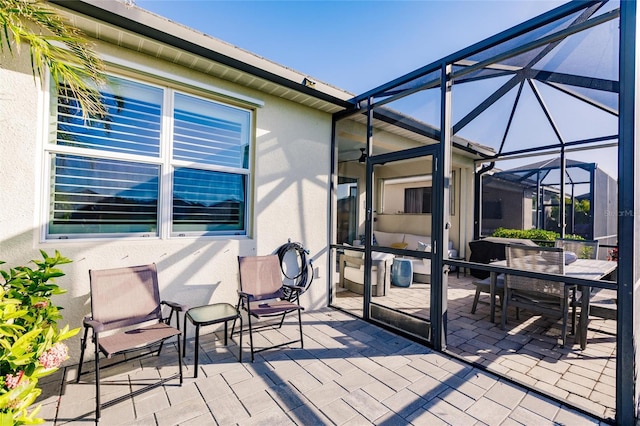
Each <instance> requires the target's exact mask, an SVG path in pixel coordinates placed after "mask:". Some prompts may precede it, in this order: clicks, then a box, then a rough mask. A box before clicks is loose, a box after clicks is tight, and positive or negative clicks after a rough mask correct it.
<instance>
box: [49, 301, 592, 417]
mask: <svg viewBox="0 0 640 426" xmlns="http://www.w3.org/2000/svg"><path fill="white" fill-rule="evenodd" d="M296 327H297V324H296V323H295V322H294V321H293V322H287V323H285V326H284V327H283V329H281V331H269V332H267V333H266V338H268V339H269V340H270V341H274V342H277V341H280V340H282V339H289V338H290V337H291V336H290V335H291V334H295V333H296ZM303 329H304V336H305V348H304V349H299V348H298V349H288V348H282V349H276V350H271V351H267V352H263V353H260V354H258V355H257V357H256V362H254V363H251V362H243V363H239V362H238V361H237V350H238V348H237V346H236V345H235V344H234V343H231V344H230V345H229V346H228V347H225V346H224V345H223V340H220V339H219V337H221V336H217V335H216V334H213V333H210V334H204V335H203V336H202V337H201V351H200V369H201V371H200V374H199V377H198V379H193V378H192V377H193V369H192V368H193V367H192V366H193V359H192V358H191V357H190V355H189V354H193V339H191V341H188V342H187V344H188V348H187V358H185V363H186V368H185V382H184V384H183V385H182V387H179V386H178V384H177V380H176V381H172V382H168V383H167V384H166V385H164V386H161V387H158V388H156V389H154V390H152V391H149V392H146V393H144V394H142V395H139V396H136V397H133V398H129V399H127V400H125V401H124V402H121V403H119V404H116V405H113V406H111V407H108V408H105V409H104V410H103V417H102V420H101V422H100V423H102V424H104V425H121V424H123V425H134V424H135V425H176V424H180V425H235V424H237V425H274V424H278V425H286V424H291V425H293V424H297V425H367V424H376V425H406V424H414V425H422V424H425V425H440V424H442V425H444V424H453V425H482V424H487V425H499V424H502V425H515V424H536V425H540V424H569V425H571V424H575V425H588V424H599V421H598V420H597V419H595V418H591V417H589V416H587V415H584V414H582V413H580V412H577V411H575V410H572V409H571V408H568V407H565V406H563V405H561V404H559V403H557V402H555V401H553V400H551V399H548V398H545V397H543V396H540V395H539V394H537V393H534V392H531V391H527V390H526V389H524V388H521V387H518V386H515V385H513V384H511V383H509V382H507V381H505V380H503V379H500V378H498V377H497V376H494V375H492V374H489V373H486V372H484V371H481V370H479V369H477V368H474V367H472V366H470V365H468V364H466V363H464V362H462V361H460V360H457V359H454V358H452V357H450V356H447V355H443V354H440V353H437V352H434V351H432V350H430V349H429V348H427V347H425V346H422V345H420V344H417V343H414V342H412V341H410V340H408V339H405V338H403V337H400V336H397V335H395V334H393V333H391V332H389V331H386V330H384V329H382V328H379V327H376V326H374V325H371V324H368V323H366V322H364V321H362V320H359V319H356V318H354V317H352V316H350V315H348V314H346V313H344V312H340V311H337V310H334V309H331V308H325V309H321V310H318V311H313V312H305V313H304V315H303ZM206 331H207V330H206V329H204V330H203V332H204V333H206ZM257 343H258V344H260V341H259V340H258V342H257ZM175 351H176V347H175V346H174V345H169V346H168V347H166V348H165V349H163V353H162V355H161V356H159V357H151V358H143V359H138V360H132V361H129V362H127V363H125V364H123V365H122V366H117V367H113V368H112V369H111V370H105V372H108V374H105V375H104V376H106V377H105V379H106V381H107V382H106V384H105V385H103V386H102V388H103V392H102V394H103V400H108V399H109V398H111V397H114V396H117V395H121V394H123V393H125V392H128V391H129V390H130V389H132V388H135V387H136V386H139V384H140V383H139V381H140V380H141V381H143V382H145V381H149V380H153V379H156V378H157V377H159V376H163V375H170V374H172V373H173V372H175V371H176V368H177V367H175V366H174V365H173V364H174V363H175ZM244 359H245V360H248V359H250V358H249V356H248V353H246V350H245V353H244ZM76 369H77V366H73V365H72V366H68V367H66V368H63V369H61V371H60V372H59V373H58V374H56V375H55V376H52V377H49V378H47V379H46V381H43V383H44V390H43V395H42V397H41V399H40V400H41V401H43V404H44V406H43V410H42V411H41V416H42V417H44V418H45V419H46V420H47V424H55V425H60V424H65V423H69V422H74V423H87V424H88V423H94V421H95V419H94V412H93V410H94V404H95V399H94V398H95V394H94V384H93V381H92V375H91V374H89V375H86V376H84V375H83V380H81V382H80V384H76V383H75V380H74V378H75V377H74V375H75V372H76ZM43 380H45V379H43Z"/></svg>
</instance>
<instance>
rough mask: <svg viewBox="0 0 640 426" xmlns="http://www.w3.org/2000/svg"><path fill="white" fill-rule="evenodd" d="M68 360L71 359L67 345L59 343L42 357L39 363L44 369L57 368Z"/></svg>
mask: <svg viewBox="0 0 640 426" xmlns="http://www.w3.org/2000/svg"><path fill="white" fill-rule="evenodd" d="M67 358H69V356H68V348H67V345H65V344H64V343H61V342H58V343H56V344H55V345H53V346H52V347H51V348H49V349H48V350H47V351H46V352H44V353H43V354H42V355H40V358H39V359H38V361H40V364H41V365H42V366H43V367H44V368H57V367H60V365H61V364H62V363H63V362H64V361H65V360H66V359H67Z"/></svg>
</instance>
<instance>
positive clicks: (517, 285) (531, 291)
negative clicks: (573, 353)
mask: <svg viewBox="0 0 640 426" xmlns="http://www.w3.org/2000/svg"><path fill="white" fill-rule="evenodd" d="M506 254H507V266H508V267H510V268H514V269H518V270H520V271H529V272H543V273H549V274H560V275H564V265H565V262H564V250H563V249H562V248H557V247H527V246H520V245H508V246H507V251H506ZM575 287H576V286H574V285H565V284H564V283H562V282H556V281H548V280H544V279H538V278H531V277H524V276H519V275H512V274H506V275H505V297H504V300H503V301H502V328H505V325H506V323H507V308H508V307H509V306H515V307H516V318H518V319H519V317H520V315H519V314H520V311H519V310H520V309H521V308H522V309H526V310H529V311H533V312H538V313H540V314H542V315H546V316H551V317H556V318H557V317H560V318H562V330H561V345H562V346H563V347H564V344H565V341H566V337H567V322H568V315H569V306H570V298H571V291H572V290H573V289H575ZM573 309H575V307H574V308H573Z"/></svg>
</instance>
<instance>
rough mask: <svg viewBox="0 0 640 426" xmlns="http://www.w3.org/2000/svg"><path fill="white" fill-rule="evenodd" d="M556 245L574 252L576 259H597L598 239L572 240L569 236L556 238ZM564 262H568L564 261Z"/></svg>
mask: <svg viewBox="0 0 640 426" xmlns="http://www.w3.org/2000/svg"><path fill="white" fill-rule="evenodd" d="M555 246H556V247H562V248H563V249H564V252H565V256H566V255H567V252H569V253H574V254H575V255H576V258H577V259H597V258H598V247H599V242H598V240H573V239H569V238H557V239H556V241H555ZM565 263H568V262H566V261H565Z"/></svg>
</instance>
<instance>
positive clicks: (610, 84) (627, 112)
mask: <svg viewBox="0 0 640 426" xmlns="http://www.w3.org/2000/svg"><path fill="white" fill-rule="evenodd" d="M636 15H637V11H636V3H635V2H625V1H623V2H621V3H619V2H612V1H610V2H600V1H590V2H578V1H573V2H569V3H567V4H565V5H562V6H560V7H558V8H556V9H554V10H552V11H549V12H547V13H545V14H543V15H540V16H538V17H536V18H533V19H531V20H529V21H527V22H524V23H522V24H520V25H518V26H516V27H513V28H511V29H509V30H506V31H504V32H502V33H500V34H497V35H496V36H493V37H490V38H488V39H486V40H484V41H482V42H480V43H477V44H474V45H472V46H470V47H468V48H466V49H463V50H461V51H459V52H457V53H454V54H452V55H450V56H447V57H445V58H443V59H441V60H438V61H435V62H433V63H431V64H429V65H426V66H424V67H422V68H420V69H417V70H415V71H413V72H411V73H409V74H406V75H404V76H402V77H400V78H398V79H395V80H393V81H390V82H388V83H386V84H384V85H382V86H380V87H378V88H375V89H373V90H371V91H368V92H366V93H363V94H362V95H359V96H357V97H355V98H354V99H353V103H354V107H353V108H352V109H351V110H348V111H344V112H342V113H339V114H337V115H336V116H335V120H338V119H341V118H344V117H347V116H349V114H362V115H364V116H366V117H367V118H368V120H367V126H368V139H367V148H366V153H367V154H369V155H372V154H373V155H375V153H374V152H373V147H372V141H371V135H372V133H373V128H372V126H373V124H372V123H373V120H372V116H373V111H375V109H376V108H380V107H383V106H384V105H386V104H391V103H392V102H394V101H396V100H398V99H401V98H403V97H406V96H408V95H410V94H413V93H417V92H420V91H423V90H426V89H438V90H439V91H440V101H441V104H440V114H439V120H438V121H437V122H434V123H433V125H431V126H427V127H432V128H433V127H435V128H436V130H435V139H437V140H438V141H439V143H438V147H439V153H440V155H439V156H438V165H437V167H436V169H437V173H436V175H435V176H434V187H436V184H437V183H438V184H439V187H440V188H442V189H443V190H442V191H441V192H438V191H435V192H436V193H434V210H433V211H434V215H435V214H438V213H440V214H443V213H444V206H445V205H446V204H447V202H448V201H449V200H448V191H447V188H446V185H445V183H446V182H447V179H448V178H449V171H450V161H451V145H452V141H454V142H455V141H456V138H459V137H460V136H461V133H460V132H461V131H462V130H463V129H464V128H465V127H466V126H468V125H469V124H470V123H472V122H474V120H475V119H477V118H478V117H480V116H481V115H482V114H483V113H485V112H486V111H487V110H488V109H490V107H491V106H492V105H494V104H495V103H496V102H497V101H498V100H499V99H501V98H502V97H503V96H504V95H505V94H507V93H508V92H509V91H511V90H513V89H514V88H516V91H517V92H516V93H517V94H516V95H515V96H516V97H519V96H521V93H522V90H524V89H525V88H526V89H527V90H529V91H530V92H531V93H533V97H534V98H535V99H536V100H537V102H538V105H539V106H540V107H541V109H542V111H543V115H544V116H545V118H546V120H547V122H548V123H549V126H550V128H551V133H552V134H553V135H555V137H556V140H555V141H551V140H546V141H543V142H542V143H540V142H539V143H538V144H537V145H534V146H526V147H522V146H516V147H510V145H509V144H508V143H507V142H508V139H509V131H510V128H511V126H512V125H513V124H514V120H515V118H516V112H515V108H514V109H512V110H511V111H510V112H508V113H507V114H506V127H505V128H504V131H503V133H502V135H501V136H500V137H498V138H496V139H495V141H494V142H496V145H495V146H494V147H492V146H489V148H494V150H493V151H494V152H491V149H487V150H486V151H484V150H476V152H477V154H478V155H479V156H480V157H483V158H480V159H479V160H478V162H477V170H483V169H486V168H487V167H490V166H491V165H492V163H493V162H494V161H500V160H503V159H505V158H509V157H510V156H527V155H529V154H530V155H532V156H534V155H560V158H561V164H562V167H563V168H564V165H565V164H566V156H567V154H568V153H570V152H572V151H574V152H575V151H579V150H585V149H613V150H615V155H614V157H615V162H616V166H617V179H618V193H619V194H624V196H621V197H619V200H618V208H617V215H618V232H617V233H618V248H619V253H620V254H619V265H618V273H617V279H618V283H617V285H616V283H612V282H602V283H599V284H598V285H599V286H600V287H602V288H612V289H617V291H618V322H617V351H616V354H617V355H616V356H617V359H616V369H617V371H616V422H617V423H619V424H630V423H632V422H634V421H635V418H636V417H637V408H636V407H637V405H638V401H639V398H638V386H636V382H635V377H636V376H637V375H638V371H637V368H638V367H637V366H638V365H640V362H638V361H639V360H640V357H639V356H638V354H637V353H636V351H635V346H636V345H635V342H636V340H639V339H638V338H639V337H640V335H639V336H637V333H636V332H635V328H636V324H638V322H639V321H638V318H639V315H638V309H637V308H635V306H640V301H638V302H637V301H636V300H637V299H640V292H638V291H634V283H636V282H637V277H638V271H639V270H640V260H636V258H638V259H640V257H639V256H634V254H635V253H636V250H637V248H640V242H639V241H638V237H636V235H635V232H634V231H635V229H636V228H640V221H639V220H637V219H636V217H637V216H636V215H635V214H634V212H636V211H640V210H639V209H638V207H637V205H638V199H637V197H636V196H635V192H634V188H635V186H636V182H638V181H639V179H637V178H636V175H637V174H640V173H636V170H637V169H638V166H636V157H637V156H636V152H635V151H636V148H635V146H636V128H637V127H638V125H637V123H636V119H635V115H634V111H635V108H636V107H637V106H638V105H637V104H638V101H637V99H636V87H637V79H638V78H637V77H636V73H637V71H638V70H636V58H637V56H638V53H637V46H636V32H637V16H636ZM603 25H608V26H609V28H613V31H615V34H614V36H613V40H609V41H610V42H612V43H613V45H614V46H615V47H616V48H615V52H609V53H610V56H609V57H610V59H611V61H610V62H611V66H612V67H613V68H614V71H615V72H614V73H610V74H609V75H608V76H607V77H608V78H604V77H596V76H588V75H580V74H578V73H573V72H559V71H556V70H549V69H536V67H535V64H536V63H538V61H540V60H541V58H542V57H544V56H546V55H547V54H549V53H552V52H554V51H557V50H558V49H557V47H558V46H562V43H563V41H565V40H568V39H571V37H572V36H576V35H577V36H581V35H583V34H588V31H590V30H593V29H594V28H599V26H603ZM600 28H602V27H600ZM576 39H577V38H575V37H574V38H573V40H576ZM569 47H570V46H569ZM563 48H567V44H566V43H565V45H564V47H563ZM590 54H591V55H592V56H590V57H591V58H595V57H596V55H597V53H596V51H595V50H593V49H592V50H591V52H590ZM527 55H528V56H527ZM587 59H588V58H587ZM518 61H520V62H518ZM523 61H524V62H523ZM605 62H606V61H605ZM527 64H529V66H527ZM583 65H584V66H587V67H588V66H589V65H593V62H590V61H589V60H588V61H587V62H586V63H583ZM609 71H611V70H609ZM496 77H497V78H505V79H507V80H508V82H507V83H505V84H503V85H502V86H501V87H499V88H498V89H497V90H495V91H494V92H493V93H492V94H489V95H488V96H487V97H486V98H485V99H484V100H483V101H482V102H480V103H479V104H476V105H475V106H474V107H473V109H471V110H469V111H467V113H466V114H465V115H463V116H462V117H461V118H459V119H455V120H454V118H453V114H452V88H453V87H454V86H455V85H457V84H463V83H467V82H473V81H483V80H486V79H489V78H496ZM539 84H543V85H545V86H553V89H554V90H556V91H558V92H562V93H564V94H565V95H567V96H569V97H571V98H572V99H574V100H577V101H579V102H581V103H583V104H584V105H587V106H589V107H590V108H593V109H594V110H596V111H598V112H599V113H601V114H604V115H608V116H609V117H613V118H612V120H613V122H614V123H615V129H614V130H613V131H608V132H604V133H602V134H596V135H594V136H590V137H578V138H571V137H569V138H566V137H563V134H562V129H561V127H560V125H559V123H557V122H556V121H555V116H554V113H553V112H552V111H551V110H550V109H549V108H548V107H547V105H546V104H545V101H544V99H543V97H542V96H541V93H540V92H541V90H540V89H539V87H537V86H538V85H539ZM518 87H519V88H518ZM547 88H548V87H547ZM545 90H546V89H545ZM587 92H589V93H590V94H591V95H593V94H594V93H598V94H600V95H602V94H604V95H605V96H602V97H593V96H589V95H588V93H587ZM417 120H418V121H420V119H417ZM397 124H398V125H399V127H402V128H403V129H404V130H410V127H411V126H407V125H406V122H402V121H399V122H398V123H397ZM438 129H451V131H447V132H440V131H439V130H438ZM334 137H335V135H334ZM465 137H466V139H469V140H471V141H474V142H478V143H480V144H481V143H482V141H478V140H474V139H473V138H471V137H469V136H465ZM458 140H459V139H458ZM564 175H565V173H564V172H563V173H561V176H563V178H562V181H561V183H560V185H561V187H563V188H564V186H565V182H564ZM477 192H478V191H477V190H476V193H477ZM368 207H370V206H368ZM476 208H478V206H477V203H476ZM560 216H561V217H564V213H562V214H561V215H560ZM436 225H437V226H436ZM446 225H447V218H446V217H444V215H443V216H442V220H441V221H439V220H436V221H434V227H433V229H432V238H433V239H434V240H435V241H439V243H438V244H440V247H439V250H438V249H436V251H438V252H440V253H442V252H443V250H442V248H443V246H442V244H443V243H442V242H443V241H447V240H448V235H447V232H448V231H447V226H446ZM370 236H371V227H370V225H369V226H367V238H368V239H370ZM445 264H449V265H458V266H464V265H465V262H460V261H453V260H448V259H442V256H434V257H433V259H432V265H433V270H442V267H443V265H445ZM492 269H494V270H496V271H498V272H504V271H508V270H506V269H500V268H492ZM442 275H443V277H440V276H439V275H438V276H435V277H433V278H432V280H433V281H432V286H434V289H433V291H434V292H437V293H438V295H437V297H438V298H439V300H440V301H441V306H440V308H441V309H440V312H439V313H438V315H437V316H438V317H440V321H437V320H436V321H435V322H432V327H433V329H434V330H437V329H440V331H441V332H440V333H435V334H434V340H433V345H434V346H435V347H436V348H437V349H445V348H446V341H445V337H444V336H445V335H446V333H444V327H445V321H446V303H447V301H446V274H442ZM523 275H527V274H526V273H524V274H523ZM545 278H548V279H550V280H554V281H564V282H567V283H575V284H580V283H581V281H580V280H574V279H570V278H567V277H564V278H563V279H560V278H558V277H555V278H554V277H553V276H547V277H545ZM434 308H435V307H434ZM432 319H433V315H432ZM630 372H633V374H629V373H630Z"/></svg>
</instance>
